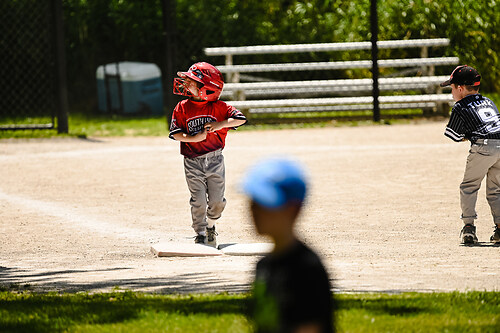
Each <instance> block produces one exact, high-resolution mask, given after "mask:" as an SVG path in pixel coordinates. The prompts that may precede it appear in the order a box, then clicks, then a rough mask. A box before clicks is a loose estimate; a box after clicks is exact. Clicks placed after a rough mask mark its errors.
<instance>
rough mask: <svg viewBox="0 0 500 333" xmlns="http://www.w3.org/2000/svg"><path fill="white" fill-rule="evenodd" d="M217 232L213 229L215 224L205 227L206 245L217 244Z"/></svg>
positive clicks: (214, 245)
mask: <svg viewBox="0 0 500 333" xmlns="http://www.w3.org/2000/svg"><path fill="white" fill-rule="evenodd" d="M218 235H219V234H218V233H217V232H216V231H215V226H213V227H212V228H208V227H207V245H210V246H213V247H216V246H217V237H216V236H218Z"/></svg>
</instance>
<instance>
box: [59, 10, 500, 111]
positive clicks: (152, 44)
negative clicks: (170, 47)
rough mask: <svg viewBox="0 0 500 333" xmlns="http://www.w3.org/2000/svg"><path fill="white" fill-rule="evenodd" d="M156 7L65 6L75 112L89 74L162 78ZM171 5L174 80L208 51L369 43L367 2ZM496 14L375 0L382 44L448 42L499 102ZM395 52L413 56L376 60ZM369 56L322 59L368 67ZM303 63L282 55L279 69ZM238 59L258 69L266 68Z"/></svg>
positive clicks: (90, 84)
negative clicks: (102, 70)
mask: <svg viewBox="0 0 500 333" xmlns="http://www.w3.org/2000/svg"><path fill="white" fill-rule="evenodd" d="M162 1H163V0H142V1H134V0H64V2H63V6H64V13H65V14H64V20H65V27H66V31H65V33H66V42H67V59H68V60H67V62H68V73H69V74H68V76H69V84H70V86H69V90H70V97H71V100H72V102H74V103H77V102H84V103H86V102H88V101H92V100H93V99H95V95H96V94H95V70H96V68H97V67H98V66H99V65H102V64H105V63H109V62H114V61H123V60H128V61H145V62H154V63H157V64H158V65H159V66H160V67H161V68H165V42H164V40H165V38H164V27H163V22H162V15H163V13H162ZM170 1H172V2H173V3H175V22H174V23H175V24H174V25H175V27H176V31H175V32H174V35H173V36H174V37H175V38H174V40H175V45H176V58H175V66H176V68H178V69H179V70H185V69H187V68H188V67H189V65H190V64H191V63H193V62H195V61H200V60H213V59H207V57H206V56H204V54H203V48H204V47H209V46H241V45H258V44H290V43H318V42H350V41H368V40H370V0H360V1H347V0H266V1H262V0H245V1H241V0H170ZM499 9H500V8H499V3H498V0H483V1H477V0H453V1H437V0H379V1H378V13H379V39H380V40H389V39H415V38H436V37H448V38H450V39H451V46H450V47H449V48H447V49H446V50H441V53H440V55H443V53H444V55H449V56H458V57H459V58H460V59H461V62H462V63H467V64H469V65H471V66H475V67H477V68H478V69H479V71H480V72H481V73H482V75H483V90H487V91H497V92H498V91H500V83H499V82H500V80H499V74H498V73H499V72H500V59H499V58H498V51H499V45H500V37H499V32H500V26H499V25H500V10H499ZM170 33H172V32H170ZM394 52H400V53H398V54H397V55H398V56H405V53H404V52H412V51H408V50H403V51H401V50H399V51H398V50H391V51H384V52H382V53H381V56H383V57H390V56H391V55H392V54H393V53H394ZM401 52H402V53H401ZM367 55H368V54H364V53H361V52H356V53H350V54H335V55H332V54H330V55H327V56H328V57H330V58H333V59H335V57H338V58H339V59H343V58H345V59H356V58H361V57H365V59H366V56H367ZM394 55H396V54H395V53H394ZM408 55H410V54H409V53H408ZM302 56H303V55H302ZM307 56H308V57H309V58H308V59H311V57H313V59H315V57H318V59H321V57H322V55H307ZM300 57H301V55H283V57H282V58H281V59H280V60H279V61H292V60H296V59H300ZM238 59H239V60H238V61H241V62H252V61H255V62H258V61H266V60H267V59H268V58H267V57H266V56H254V57H248V58H245V57H242V58H238ZM273 59H275V60H274V61H276V58H273ZM221 62H222V60H221V61H220V62H219V63H221ZM344 75H345V76H355V75H356V73H344ZM165 79H166V80H167V79H168V80H170V79H171V78H165ZM94 103H95V101H94Z"/></svg>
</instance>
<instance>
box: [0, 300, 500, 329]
mask: <svg viewBox="0 0 500 333" xmlns="http://www.w3.org/2000/svg"><path fill="white" fill-rule="evenodd" d="M336 297H337V300H338V303H339V311H338V312H337V318H338V320H337V322H338V323H337V327H338V330H339V331H340V332H499V327H500V326H499V325H500V292H466V293H459V292H453V293H402V294H383V293H375V294H371V293H368V294H338V295H336ZM249 299H250V298H249V295H248V294H235V295H229V294H212V295H157V294H147V293H135V292H130V291H124V292H120V291H115V292H111V293H99V294H87V293H77V294H55V293H49V294H40V293H31V292H26V291H25V292H15V291H4V292H0V332H62V331H64V332H235V333H237V332H251V331H252V324H251V321H250V320H249V319H248V316H247V309H248V304H249Z"/></svg>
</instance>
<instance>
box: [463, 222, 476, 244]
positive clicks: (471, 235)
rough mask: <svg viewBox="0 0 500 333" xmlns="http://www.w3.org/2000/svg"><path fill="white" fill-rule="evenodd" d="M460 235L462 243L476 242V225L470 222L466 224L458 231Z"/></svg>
mask: <svg viewBox="0 0 500 333" xmlns="http://www.w3.org/2000/svg"><path fill="white" fill-rule="evenodd" d="M460 235H461V236H462V244H464V245H473V244H476V243H477V236H476V227H475V226H473V225H471V224H466V225H465V226H464V227H463V228H462V231H461V232H460Z"/></svg>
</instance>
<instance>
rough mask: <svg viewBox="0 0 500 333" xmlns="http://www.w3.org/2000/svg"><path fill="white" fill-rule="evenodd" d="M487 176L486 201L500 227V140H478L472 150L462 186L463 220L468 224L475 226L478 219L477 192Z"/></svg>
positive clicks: (494, 220)
mask: <svg viewBox="0 0 500 333" xmlns="http://www.w3.org/2000/svg"><path fill="white" fill-rule="evenodd" d="M485 176H486V199H487V201H488V204H489V205H490V208H491V214H492V215H493V222H494V223H495V224H497V225H500V140H492V139H484V140H478V141H477V142H476V143H475V144H473V145H472V146H471V148H470V151H469V156H468V157H467V164H466V167H465V172H464V179H463V181H462V183H461V184H460V205H461V207H462V220H463V221H464V223H466V224H467V223H471V224H473V223H474V220H475V219H476V218H477V213H476V201H477V192H478V191H479V188H480V187H481V182H482V180H483V179H484V177H485Z"/></svg>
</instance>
